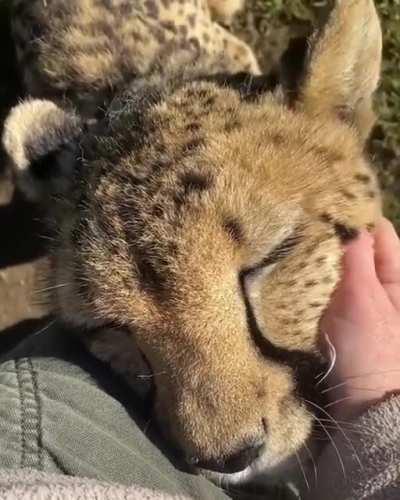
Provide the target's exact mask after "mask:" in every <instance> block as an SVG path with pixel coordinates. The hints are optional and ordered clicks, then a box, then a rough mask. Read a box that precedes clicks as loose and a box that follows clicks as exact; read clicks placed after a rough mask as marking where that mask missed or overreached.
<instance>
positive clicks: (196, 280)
mask: <svg viewBox="0 0 400 500" xmlns="http://www.w3.org/2000/svg"><path fill="white" fill-rule="evenodd" d="M241 4H242V2H237V1H232V2H230V1H227V0H221V1H218V0H212V1H211V0H210V2H208V3H207V2H206V1H205V0H147V1H142V0H71V1H69V2H64V1H63V0H46V1H43V0H29V1H28V0H19V1H17V2H16V5H15V10H14V21H13V25H14V33H15V41H16V47H17V53H18V57H19V59H20V64H21V67H22V68H23V80H24V82H25V87H26V93H27V97H26V99H25V100H24V101H22V102H21V103H19V104H18V105H17V106H16V107H15V108H13V109H12V110H11V111H10V113H9V115H8V117H7V119H6V122H5V125H4V134H3V144H4V147H5V150H6V152H7V155H8V159H9V163H10V166H11V169H12V171H13V173H14V176H15V179H16V182H17V184H18V185H19V187H20V188H21V189H22V191H24V192H25V194H26V196H28V197H30V198H31V199H35V200H41V202H43V203H45V205H46V207H47V210H48V212H49V215H50V216H51V218H52V221H53V224H54V227H55V228H56V234H55V241H54V244H53V248H52V253H51V263H52V272H51V273H50V276H49V279H50V280H51V282H52V287H51V288H52V289H53V292H52V297H51V299H52V304H53V307H54V313H55V315H56V317H57V318H58V320H59V321H60V322H61V323H64V324H65V325H67V326H68V327H69V328H70V329H71V330H73V331H76V332H77V333H78V335H80V338H82V340H83V341H84V342H85V343H86V345H87V346H88V347H89V349H90V350H91V351H92V352H93V353H94V354H95V355H96V356H98V357H99V358H100V359H102V360H104V361H107V362H109V363H110V364H111V366H112V367H113V369H114V370H117V371H118V372H119V373H122V374H123V375H124V376H125V377H126V379H127V380H128V381H129V383H130V384H131V385H132V389H133V390H134V391H138V392H139V393H140V394H142V395H143V396H145V395H146V394H148V392H149V391H150V390H151V389H152V388H153V389H155V391H152V394H153V395H154V397H153V404H152V408H153V413H154V416H155V419H156V421H157V422H158V425H159V428H160V429H161V431H162V432H163V434H164V436H165V437H166V439H167V440H168V441H169V442H170V444H171V446H172V447H174V448H176V450H178V451H179V453H180V456H181V457H182V460H183V461H185V462H186V463H187V464H188V466H189V467H191V468H192V470H196V471H199V472H201V473H203V474H205V475H206V476H208V477H210V478H211V479H213V480H216V481H218V482H219V483H221V482H225V483H227V484H241V483H245V482H247V481H250V480H252V479H253V478H256V477H258V476H262V477H267V478H270V479H271V480H272V481H273V480H276V479H277V478H279V477H286V478H287V477H289V476H290V474H291V471H292V470H293V467H294V465H293V464H294V460H293V457H296V455H297V454H298V453H300V452H301V450H302V449H303V447H304V446H305V445H306V444H307V442H308V441H309V440H310V439H311V436H312V430H313V426H314V424H315V420H316V414H315V406H316V404H317V403H316V402H317V401H318V398H319V394H318V390H317V388H316V378H315V377H316V375H317V374H318V373H319V372H320V371H321V370H323V369H324V366H325V364H326V360H325V359H324V355H323V353H321V350H320V347H319V343H318V323H319V320H320V318H321V315H322V313H323V311H324V310H325V308H326V306H327V304H328V302H329V300H330V297H331V295H332V293H333V291H334V289H335V286H336V285H337V283H338V280H339V279H340V273H341V257H342V254H343V243H345V242H346V241H349V240H351V239H352V238H354V237H356V236H357V233H358V231H359V230H360V229H361V228H370V227H373V225H374V223H375V222H376V220H377V219H378V218H379V217H380V215H381V198H380V192H379V187H378V184H377V180H376V177H375V175H374V172H373V170H372V168H371V164H370V162H369V160H368V158H367V155H366V153H365V149H366V148H365V144H366V141H367V138H368V136H369V134H370V131H371V128H372V126H373V123H374V113H373V109H372V107H373V106H372V100H373V95H374V93H375V90H376V88H377V85H378V82H379V74H380V65H381V52H382V41H381V40H382V36H381V28H380V22H379V19H378V16H377V13H376V9H375V6H374V3H373V1H372V0H336V2H335V3H334V6H333V8H332V10H331V12H330V14H329V16H328V19H327V21H326V23H324V25H323V26H321V27H320V28H319V29H318V30H316V32H315V33H314V34H313V35H312V37H311V38H310V40H309V43H308V52H307V56H306V61H305V64H304V69H303V71H302V74H301V75H300V76H299V78H298V81H297V82H296V85H295V86H291V87H290V88H289V87H288V86H287V85H286V84H285V81H284V80H282V81H278V82H275V84H273V85H272V84H271V82H270V80H269V79H268V77H267V75H262V74H260V70H259V67H258V65H257V62H256V60H255V57H254V55H253V54H252V52H251V50H250V49H249V47H248V46H247V45H246V44H244V43H243V42H241V41H239V40H238V39H236V38H235V37H234V36H233V35H231V34H229V33H228V31H227V30H226V29H225V28H223V27H222V26H221V25H220V24H218V22H217V20H218V18H220V19H221V20H222V22H226V20H227V19H228V20H229V19H230V18H231V17H232V15H233V14H234V12H235V9H236V8H239V7H240V6H241ZM143 374H151V377H148V378H143Z"/></svg>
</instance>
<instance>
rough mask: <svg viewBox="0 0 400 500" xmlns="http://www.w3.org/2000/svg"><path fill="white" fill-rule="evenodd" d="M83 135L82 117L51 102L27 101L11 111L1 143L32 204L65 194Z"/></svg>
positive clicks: (18, 183)
mask: <svg viewBox="0 0 400 500" xmlns="http://www.w3.org/2000/svg"><path fill="white" fill-rule="evenodd" d="M81 132H82V123H81V119H80V118H79V116H77V115H76V114H75V113H74V112H72V111H66V110H64V109H62V108H60V107H59V106H57V105H56V104H55V103H53V102H51V101H47V100H41V99H27V100H25V101H23V102H21V103H20V104H18V105H17V106H15V107H14V108H13V109H12V110H11V111H10V113H9V115H8V117H7V118H6V120H5V122H4V132H3V137H2V142H3V146H4V149H5V152H6V153H7V156H8V162H9V166H10V168H11V171H12V173H13V175H14V178H15V181H16V184H17V185H18V187H19V188H20V189H21V191H22V192H23V193H24V194H25V196H26V197H27V198H28V199H29V200H31V201H39V202H41V201H45V200H46V199H47V198H49V197H51V196H53V195H57V194H61V193H65V191H66V190H67V187H68V185H69V183H70V180H71V177H72V173H73V170H74V164H75V163H76V157H77V151H76V150H77V146H78V139H79V137H80V135H81Z"/></svg>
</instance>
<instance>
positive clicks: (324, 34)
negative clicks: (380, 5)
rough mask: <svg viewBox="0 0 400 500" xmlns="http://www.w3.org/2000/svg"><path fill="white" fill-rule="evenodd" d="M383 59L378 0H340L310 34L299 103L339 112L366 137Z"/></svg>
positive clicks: (317, 110)
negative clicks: (311, 34)
mask: <svg viewBox="0 0 400 500" xmlns="http://www.w3.org/2000/svg"><path fill="white" fill-rule="evenodd" d="M381 59H382V32H381V26H380V21H379V18H378V14H377V12H376V8H375V5H374V2H373V0H336V1H335V2H334V7H333V9H332V11H331V13H330V16H329V18H328V21H327V23H326V24H325V26H324V27H323V28H322V30H321V31H319V32H317V33H315V34H314V36H313V37H312V38H311V40H310V44H309V51H308V57H307V61H306V65H305V71H304V76H303V79H302V83H301V84H300V89H299V93H298V101H297V104H295V105H296V106H297V107H298V108H300V109H303V110H304V111H305V112H307V113H310V114H313V115H327V114H330V115H332V116H336V117H339V118H341V119H343V120H345V121H348V122H349V123H351V124H352V125H354V126H355V127H356V129H357V130H358V132H359V134H360V136H361V138H362V139H363V140H365V139H366V138H367V137H368V135H369V133H370V131H371V128H372V126H373V123H374V119H375V116H374V113H373V110H372V98H373V94H374V92H375V90H376V88H377V86H378V82H379V76H380V69H381Z"/></svg>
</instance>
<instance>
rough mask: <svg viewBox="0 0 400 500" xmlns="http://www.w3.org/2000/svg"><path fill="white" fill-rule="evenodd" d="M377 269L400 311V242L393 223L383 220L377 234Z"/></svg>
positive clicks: (375, 236)
mask: <svg viewBox="0 0 400 500" xmlns="http://www.w3.org/2000/svg"><path fill="white" fill-rule="evenodd" d="M374 238H375V268H376V273H377V276H378V279H379V281H380V282H381V283H382V285H383V287H384V288H385V290H386V292H387V294H388V295H389V298H390V299H391V301H392V303H393V304H394V306H395V307H396V308H398V309H400V240H399V237H398V236H397V233H396V230H395V229H394V227H393V225H392V224H391V222H389V221H388V220H387V219H382V220H381V221H380V222H379V224H378V225H377V227H376V230H375V233H374Z"/></svg>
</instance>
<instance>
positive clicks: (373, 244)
mask: <svg viewBox="0 0 400 500" xmlns="http://www.w3.org/2000/svg"><path fill="white" fill-rule="evenodd" d="M343 260H344V262H343V264H344V274H343V278H342V281H341V283H340V285H339V286H338V288H337V290H336V292H335V294H334V297H333V299H332V301H331V304H330V306H329V308H328V310H327V312H326V313H325V315H324V317H323V319H322V321H321V333H322V336H321V337H322V339H323V341H324V342H325V347H326V350H327V352H329V351H331V352H333V351H332V349H329V343H331V345H333V346H334V350H335V351H336V359H335V364H334V367H333V370H332V372H331V373H330V375H329V377H327V379H326V381H325V383H324V386H325V387H324V388H323V390H324V391H325V394H326V395H327V396H328V400H329V401H328V406H326V407H325V408H326V410H329V412H330V413H331V415H332V416H333V418H335V419H337V421H340V422H341V425H342V426H345V428H346V431H347V432H349V433H350V430H351V427H346V422H345V421H346V420H347V419H353V418H357V417H358V416H360V415H361V414H362V413H363V412H364V411H365V410H368V408H370V407H372V406H373V405H375V404H379V402H381V401H384V400H385V399H387V398H389V397H390V396H391V395H393V394H396V393H399V394H400V240H399V238H398V236H397V234H396V231H395V230H394V228H393V225H392V224H391V223H390V222H389V221H388V220H387V219H382V220H381V221H380V222H379V223H378V224H377V227H376V229H375V231H374V232H373V233H371V234H369V233H368V232H367V231H362V232H361V233H360V235H359V236H358V238H357V239H356V240H354V241H352V242H351V243H350V244H348V245H346V248H345V255H344V259H343ZM327 338H328V339H329V340H326V339H327ZM324 339H325V340H324ZM329 403H330V404H329ZM351 425H352V423H349V424H348V426H351ZM343 432H344V431H343ZM338 434H339V438H340V436H341V434H340V432H339V431H338ZM377 439H378V437H377ZM344 443H345V445H344V446H343V443H342V445H339V447H338V448H337V449H336V452H337V454H340V456H341V457H342V458H344V457H345V455H346V454H347V453H351V452H352V448H351V447H349V446H348V443H347V439H345V441H344ZM332 457H333V458H332ZM336 459H337V455H336V454H335V453H333V452H332V454H329V453H328V456H325V457H324V458H322V460H321V462H320V463H319V464H318V466H319V467H318V478H319V480H318V481H317V482H316V485H315V488H313V490H312V491H311V492H310V495H309V496H307V498H310V500H321V499H322V498H333V496H332V492H331V491H330V487H329V486H328V487H327V488H326V487H325V484H326V478H329V477H330V476H331V474H332V471H333V470H334V469H335V467H337V462H336ZM332 460H334V462H332ZM340 460H341V459H340ZM343 481H345V479H343ZM328 483H329V481H328Z"/></svg>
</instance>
